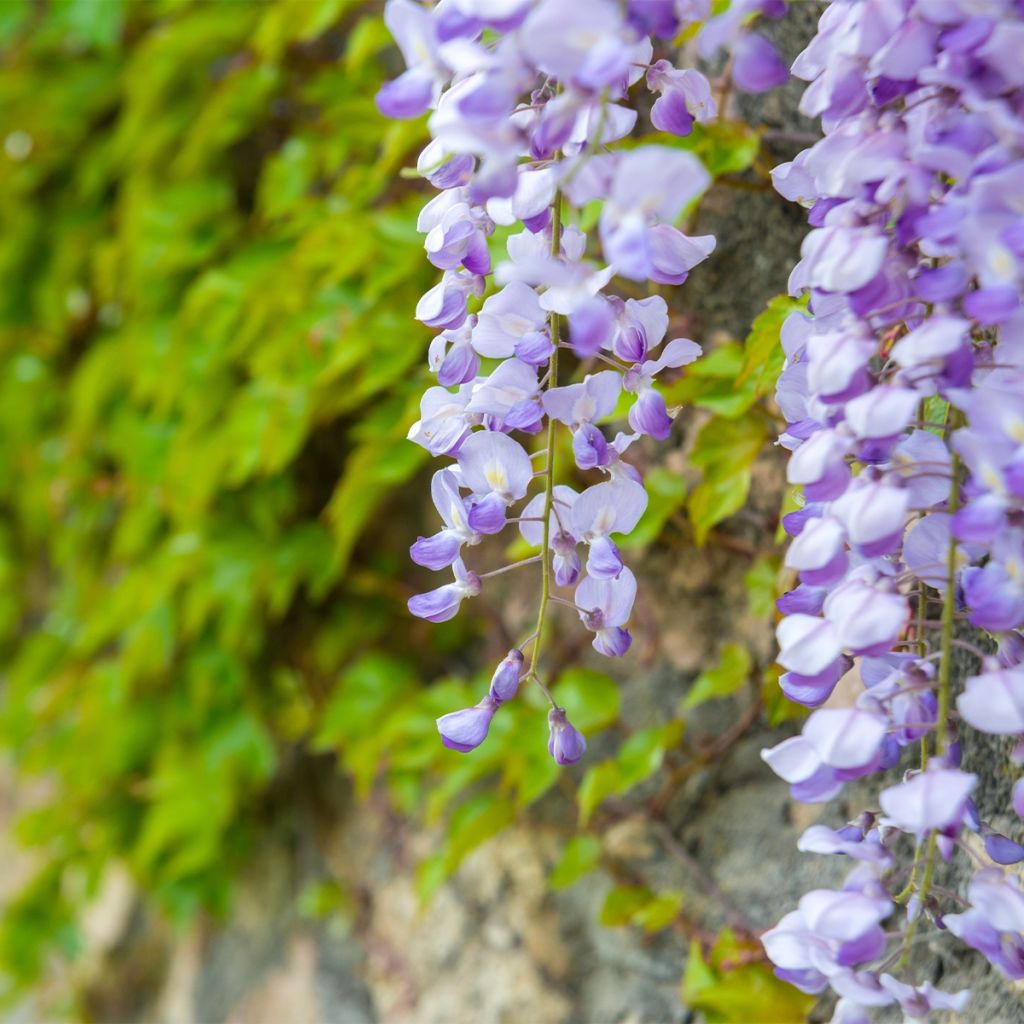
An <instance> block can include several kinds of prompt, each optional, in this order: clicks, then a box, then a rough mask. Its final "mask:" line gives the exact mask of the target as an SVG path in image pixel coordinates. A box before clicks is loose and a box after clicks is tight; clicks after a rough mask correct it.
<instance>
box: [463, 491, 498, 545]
mask: <svg viewBox="0 0 1024 1024" xmlns="http://www.w3.org/2000/svg"><path fill="white" fill-rule="evenodd" d="M505 508H506V504H505V499H504V498H503V497H502V496H501V495H500V494H497V493H494V492H492V493H491V494H485V495H484V496H483V497H482V498H479V499H477V500H475V501H473V503H472V505H471V506H470V508H469V513H468V514H467V516H466V521H467V524H468V526H469V528H470V529H471V530H472V531H473V532H474V533H481V534H484V535H485V536H491V535H492V534H495V533H501V531H502V530H503V529H505V522H506V517H505Z"/></svg>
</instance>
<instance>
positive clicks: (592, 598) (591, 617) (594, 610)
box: [576, 566, 636, 658]
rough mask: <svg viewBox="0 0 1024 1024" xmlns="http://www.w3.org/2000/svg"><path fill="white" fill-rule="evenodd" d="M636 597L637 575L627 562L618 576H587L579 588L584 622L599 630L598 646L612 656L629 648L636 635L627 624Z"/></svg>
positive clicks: (579, 601) (597, 635)
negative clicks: (631, 633)
mask: <svg viewBox="0 0 1024 1024" xmlns="http://www.w3.org/2000/svg"><path fill="white" fill-rule="evenodd" d="M635 599H636V577H635V576H634V575H633V573H632V572H631V571H630V570H629V569H628V568H627V567H625V566H623V568H622V570H621V571H620V572H619V575H618V576H617V577H616V578H615V579H594V578H593V577H592V576H584V577H583V579H582V581H581V582H580V585H579V586H578V587H577V588H576V604H577V606H578V607H579V608H581V609H582V611H581V612H580V618H581V619H582V620H583V625H584V626H586V628H587V629H589V630H590V631H591V632H593V633H594V634H595V636H594V640H593V646H594V649H595V650H597V651H599V652H600V653H601V654H604V655H606V656H607V657H610V658H617V657H620V656H621V655H623V654H625V653H626V651H627V650H629V645H630V643H631V642H632V638H631V637H630V635H629V632H628V631H627V630H626V629H625V628H624V627H625V625H626V623H627V622H628V621H629V616H630V613H631V612H632V611H633V601H634V600H635Z"/></svg>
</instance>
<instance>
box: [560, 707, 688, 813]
mask: <svg viewBox="0 0 1024 1024" xmlns="http://www.w3.org/2000/svg"><path fill="white" fill-rule="evenodd" d="M682 735H683V723H682V722H681V721H679V720H678V719H675V720H672V721H670V722H666V723H665V724H664V725H658V726H651V727H650V728H647V729H639V730H638V731H636V732H634V733H633V734H632V735H631V736H630V737H629V739H628V740H626V742H625V743H623V744H622V746H621V747H620V748H619V752H618V754H617V755H616V756H615V757H614V758H612V759H610V760H607V761H598V762H597V764H595V765H593V766H592V767H590V768H588V769H587V772H586V774H585V775H584V776H583V781H582V782H581V783H580V789H579V795H578V802H579V810H580V824H581V825H584V826H585V825H586V824H587V823H588V822H589V821H590V819H591V817H592V815H593V813H594V811H596V810H597V808H598V807H600V805H601V803H602V802H603V801H604V800H606V799H607V798H608V797H610V796H615V795H616V794H619V793H625V792H627V790H630V789H632V788H633V787H634V786H635V785H637V784H638V783H640V782H643V781H644V779H648V778H650V777H651V776H652V775H653V774H654V773H655V772H657V771H658V769H659V768H661V764H662V761H663V760H664V759H665V752H666V751H667V750H671V749H672V748H673V747H675V746H676V745H677V744H678V743H679V740H680V739H681V738H682Z"/></svg>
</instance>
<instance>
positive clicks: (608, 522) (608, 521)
mask: <svg viewBox="0 0 1024 1024" xmlns="http://www.w3.org/2000/svg"><path fill="white" fill-rule="evenodd" d="M646 508H647V492H646V491H645V490H644V489H643V487H641V486H640V485H639V484H637V483H634V482H632V481H631V480H609V481H606V482H604V483H600V484H595V485H594V486H593V487H588V488H587V489H586V490H585V491H584V492H583V493H582V494H581V495H580V496H579V497H578V498H577V499H576V502H575V504H574V505H573V507H572V525H573V532H574V533H575V534H576V536H578V537H579V538H580V539H581V540H582V541H583V542H584V543H585V544H587V546H588V547H589V552H588V555H587V572H588V573H589V575H590V576H592V577H594V578H596V579H602V580H605V579H614V578H615V577H616V576H618V575H619V573H620V572H621V571H622V558H621V556H620V555H619V551H618V548H617V547H616V546H615V543H614V542H613V541H612V539H611V536H610V535H611V534H613V533H631V532H632V531H633V528H634V527H635V526H636V524H637V523H638V522H639V521H640V517H641V516H642V515H643V514H644V511H645V510H646Z"/></svg>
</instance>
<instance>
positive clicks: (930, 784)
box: [879, 766, 978, 835]
mask: <svg viewBox="0 0 1024 1024" xmlns="http://www.w3.org/2000/svg"><path fill="white" fill-rule="evenodd" d="M977 784H978V780H977V778H976V777H975V776H973V775H968V774H967V773H966V772H962V771H960V769H958V768H942V767H934V768H933V767H931V766H929V768H928V770H927V771H923V772H918V773H917V774H916V775H913V776H911V777H910V778H909V779H908V780H907V781H906V782H901V783H899V784H898V785H896V786H890V787H889V788H888V789H883V790H882V792H881V793H880V794H879V803H880V804H881V807H882V810H883V811H884V812H885V814H886V815H887V817H888V818H889V820H890V822H891V823H892V824H893V825H895V826H896V827H897V828H901V829H903V830H904V831H905V832H910V833H912V834H914V835H921V834H923V833H925V832H930V831H932V830H933V829H940V830H943V829H949V828H952V827H954V826H958V825H959V824H960V823H961V821H962V820H963V816H964V811H965V809H966V804H967V798H968V797H969V796H970V795H971V793H972V791H973V790H974V787H975V786H976V785H977Z"/></svg>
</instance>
